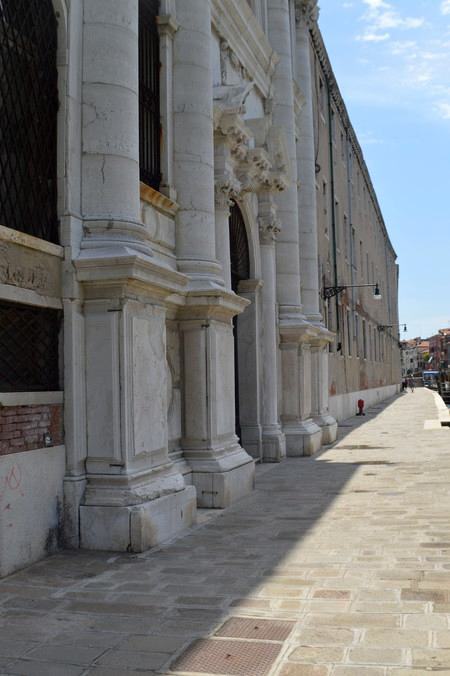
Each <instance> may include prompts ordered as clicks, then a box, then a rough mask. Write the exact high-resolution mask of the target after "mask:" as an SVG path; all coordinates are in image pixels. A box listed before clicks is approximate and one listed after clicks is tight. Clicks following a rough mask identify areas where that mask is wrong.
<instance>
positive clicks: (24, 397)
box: [0, 391, 64, 408]
mask: <svg viewBox="0 0 450 676" xmlns="http://www.w3.org/2000/svg"><path fill="white" fill-rule="evenodd" d="M63 400H64V392H62V391H57V392H0V408H1V407H5V406H36V405H40V404H62V403H63Z"/></svg>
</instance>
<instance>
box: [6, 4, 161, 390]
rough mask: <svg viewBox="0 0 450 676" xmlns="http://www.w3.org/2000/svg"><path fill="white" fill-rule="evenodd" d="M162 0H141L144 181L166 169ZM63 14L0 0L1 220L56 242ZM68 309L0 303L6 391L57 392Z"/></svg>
mask: <svg viewBox="0 0 450 676" xmlns="http://www.w3.org/2000/svg"><path fill="white" fill-rule="evenodd" d="M158 6H159V0H139V136H140V178H141V181H143V182H144V183H146V184H147V185H149V186H151V187H152V188H155V189H158V188H159V185H160V181H161V173H160V126H161V125H160V110H159V109H160V103H159V70H160V58H159V38H158V30H157V24H156V16H157V14H158ZM57 48H58V44H57V18H56V15H55V11H54V8H53V4H52V0H1V2H0V63H1V77H0V225H3V226H6V227H9V228H12V229H14V230H18V231H21V232H24V233H27V234H29V235H33V236H35V237H39V238H41V239H44V240H47V241H50V242H53V243H58V242H59V232H58V230H59V227H58V226H59V223H58V213H57V137H58V134H57V127H58V108H59V100H58V99H59V97H58V72H57ZM61 325H62V312H61V311H59V310H54V309H48V308H40V307H31V306H27V305H23V304H20V303H12V302H3V301H2V302H0V391H1V392H11V391H15V392H20V391H52V390H58V389H60V387H61V383H60V382H59V374H60V373H61V369H60V368H59V354H60V352H61V351H60V349H59V342H60V339H61Z"/></svg>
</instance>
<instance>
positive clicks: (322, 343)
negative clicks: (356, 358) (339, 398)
mask: <svg viewBox="0 0 450 676" xmlns="http://www.w3.org/2000/svg"><path fill="white" fill-rule="evenodd" d="M331 335H332V334H330V337H331ZM330 337H329V338H328V339H327V340H320V339H316V340H314V341H312V344H311V370H312V375H313V379H312V392H311V395H312V396H311V412H312V416H313V420H314V422H315V423H316V424H317V425H318V426H319V427H320V429H321V430H322V444H332V443H333V441H335V440H336V436H337V422H336V420H335V419H334V418H333V416H332V415H330V413H329V410H328V401H329V383H328V360H329V353H328V343H329V341H330Z"/></svg>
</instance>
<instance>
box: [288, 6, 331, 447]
mask: <svg viewBox="0 0 450 676" xmlns="http://www.w3.org/2000/svg"><path fill="white" fill-rule="evenodd" d="M317 17H318V7H317V0H296V53H295V60H296V75H297V78H298V81H299V85H300V88H301V90H302V93H303V95H304V97H305V103H304V106H303V108H302V111H301V113H300V118H299V138H298V142H297V167H298V178H299V187H298V202H299V232H300V269H301V276H302V301H303V310H304V312H305V315H306V317H307V319H308V320H309V321H310V322H312V323H313V324H314V326H315V327H316V329H317V336H316V338H317V340H318V344H319V345H321V347H320V348H318V347H317V345H316V344H314V343H311V348H310V349H311V353H310V354H311V357H310V358H308V359H306V360H303V367H304V369H305V370H306V373H305V375H306V377H308V378H309V380H310V383H311V407H310V409H311V413H312V415H313V419H314V422H315V423H316V424H317V425H318V426H319V427H320V428H321V430H322V443H325V444H326V443H331V441H332V440H333V439H335V438H336V429H337V424H336V421H335V420H334V418H332V416H330V415H329V413H328V397H329V393H328V358H329V357H328V351H327V349H326V347H324V346H327V345H328V341H329V340H331V338H332V334H331V333H330V332H329V331H327V329H326V328H325V326H324V324H323V318H322V316H321V314H320V308H319V293H320V288H319V254H318V233H317V201H316V172H315V141H314V135H315V132H314V113H313V96H314V92H315V85H314V83H313V81H312V71H311V43H310V28H311V26H312V25H313V23H314V22H315V21H317ZM325 360H326V362H327V363H326V364H324V361H325ZM324 369H326V374H325V375H326V377H324Z"/></svg>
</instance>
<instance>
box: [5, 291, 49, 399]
mask: <svg viewBox="0 0 450 676" xmlns="http://www.w3.org/2000/svg"><path fill="white" fill-rule="evenodd" d="M61 316H62V313H61V312H60V311H59V310H49V309H47V308H38V307H30V306H28V305H20V304H18V303H4V302H0V392H38V391H54V390H58V389H59V377H58V342H59V328H60V324H61Z"/></svg>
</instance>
